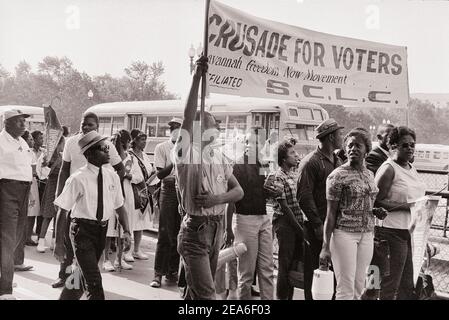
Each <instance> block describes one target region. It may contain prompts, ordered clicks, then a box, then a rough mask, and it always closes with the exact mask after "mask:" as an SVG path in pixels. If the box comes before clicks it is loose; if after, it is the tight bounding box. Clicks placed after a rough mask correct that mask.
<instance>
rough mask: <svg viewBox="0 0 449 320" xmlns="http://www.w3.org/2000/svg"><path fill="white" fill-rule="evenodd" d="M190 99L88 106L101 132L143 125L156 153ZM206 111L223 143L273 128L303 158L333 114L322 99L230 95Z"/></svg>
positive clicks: (149, 148)
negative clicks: (290, 140) (320, 102)
mask: <svg viewBox="0 0 449 320" xmlns="http://www.w3.org/2000/svg"><path fill="white" fill-rule="evenodd" d="M184 106H185V101H182V100H159V101H134V102H112V103H102V104H98V105H95V106H92V107H90V108H89V109H88V110H87V111H91V112H94V113H95V114H97V116H98V117H99V122H100V123H99V130H98V131H99V133H100V134H103V135H112V134H113V133H114V132H116V131H117V130H121V129H126V130H132V129H134V128H138V129H140V130H142V131H143V132H145V133H146V134H147V135H148V139H147V146H146V148H145V152H146V153H148V154H150V155H151V154H153V152H154V148H155V147H156V145H157V144H158V143H160V142H163V141H165V140H166V139H168V137H169V136H170V134H169V127H168V122H169V121H170V119H171V118H172V117H180V118H182V116H183V110H184ZM205 110H206V111H208V112H210V113H212V114H213V115H214V117H215V118H216V120H217V122H219V125H220V138H219V141H222V143H223V145H224V147H226V146H227V145H229V144H231V143H232V142H235V141H236V139H237V140H238V139H239V138H241V137H242V135H243V134H244V133H245V131H246V130H247V129H248V128H250V127H251V126H258V127H262V128H264V129H265V137H263V138H265V139H268V138H269V137H270V135H271V134H272V133H273V132H277V133H278V134H279V138H280V139H281V140H282V139H283V138H290V137H293V138H295V140H296V141H297V144H296V146H295V148H296V150H297V151H298V153H299V155H300V157H301V158H302V157H304V156H305V155H306V154H307V153H309V152H311V151H313V150H314V149H315V148H316V146H317V144H318V141H317V140H316V139H315V132H314V129H315V128H316V126H317V125H318V124H320V123H321V122H322V121H324V120H326V119H328V118H329V115H328V113H327V112H326V110H324V109H323V108H322V107H320V106H319V105H317V104H311V103H305V102H297V101H285V100H271V99H255V98H242V97H237V98H235V97H230V98H221V99H217V98H214V99H206V103H205Z"/></svg>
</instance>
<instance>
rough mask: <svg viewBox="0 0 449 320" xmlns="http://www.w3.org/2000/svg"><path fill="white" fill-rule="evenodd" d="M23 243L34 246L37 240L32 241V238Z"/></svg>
mask: <svg viewBox="0 0 449 320" xmlns="http://www.w3.org/2000/svg"><path fill="white" fill-rule="evenodd" d="M25 245H27V246H29V247H35V246H37V242H36V241H33V240H28V241H27V242H25Z"/></svg>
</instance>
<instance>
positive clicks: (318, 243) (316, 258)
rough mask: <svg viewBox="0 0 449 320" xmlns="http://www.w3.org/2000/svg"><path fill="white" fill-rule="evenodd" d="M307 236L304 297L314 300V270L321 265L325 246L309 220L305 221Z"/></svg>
mask: <svg viewBox="0 0 449 320" xmlns="http://www.w3.org/2000/svg"><path fill="white" fill-rule="evenodd" d="M304 231H305V233H306V234H305V237H306V239H307V240H308V241H309V244H310V246H308V249H309V250H307V253H308V254H307V255H306V263H305V266H304V267H305V270H304V297H305V299H306V300H313V298H312V280H313V271H314V270H315V269H318V267H319V266H320V252H321V248H322V246H323V239H317V238H316V236H315V231H314V228H313V226H312V225H311V224H310V223H309V222H308V221H305V222H304Z"/></svg>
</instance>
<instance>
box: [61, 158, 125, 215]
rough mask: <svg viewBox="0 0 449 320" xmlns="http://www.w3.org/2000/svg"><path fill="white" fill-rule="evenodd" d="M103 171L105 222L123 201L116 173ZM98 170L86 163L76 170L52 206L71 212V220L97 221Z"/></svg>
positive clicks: (106, 169)
mask: <svg viewBox="0 0 449 320" xmlns="http://www.w3.org/2000/svg"><path fill="white" fill-rule="evenodd" d="M102 170H103V220H102V221H107V220H109V218H110V217H111V216H112V214H113V213H114V210H115V209H118V208H120V207H121V206H123V203H124V199H123V194H122V189H121V186H120V178H119V177H118V175H117V173H115V172H114V171H113V170H111V169H109V168H105V167H103V168H102ZM98 173H99V168H98V167H96V166H94V165H92V164H90V163H88V164H87V165H85V166H84V167H82V168H80V169H78V170H77V171H76V172H75V173H74V174H72V175H71V176H70V177H69V178H68V179H67V181H66V183H65V186H64V189H63V190H62V192H61V194H60V195H59V197H57V198H56V200H55V201H54V204H55V205H57V206H58V207H60V208H62V209H64V210H72V213H71V216H72V218H80V219H89V220H97V218H96V214H97V206H98V203H97V197H98V185H97V181H98Z"/></svg>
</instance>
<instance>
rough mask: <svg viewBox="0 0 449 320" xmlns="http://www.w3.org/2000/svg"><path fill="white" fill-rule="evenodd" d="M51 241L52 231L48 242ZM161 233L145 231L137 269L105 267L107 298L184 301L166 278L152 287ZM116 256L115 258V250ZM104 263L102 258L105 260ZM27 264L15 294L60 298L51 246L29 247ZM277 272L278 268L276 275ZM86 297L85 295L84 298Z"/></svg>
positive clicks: (26, 297)
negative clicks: (29, 268)
mask: <svg viewBox="0 0 449 320" xmlns="http://www.w3.org/2000/svg"><path fill="white" fill-rule="evenodd" d="M49 243H50V232H49V233H48V236H47V244H49ZM156 243H157V236H156V235H155V234H154V233H149V232H147V233H145V234H144V235H143V238H142V244H141V248H142V250H143V251H144V252H145V253H147V254H148V255H149V256H150V259H149V260H146V261H143V260H136V262H133V263H131V264H132V265H133V270H122V272H117V271H115V272H106V271H103V270H102V277H103V287H104V289H105V295H106V299H107V300H180V299H181V297H180V295H179V291H178V287H177V286H176V285H175V284H172V283H167V282H165V279H163V281H162V287H161V288H152V287H150V282H151V280H152V277H153V272H154V270H153V265H154V252H155V249H156ZM112 257H115V253H113V255H112ZM101 263H102V261H101ZM25 264H26V265H32V266H34V269H33V270H32V271H26V272H16V273H15V274H14V282H15V283H16V284H17V287H15V288H14V295H15V296H16V297H17V298H18V299H21V300H57V299H58V298H59V294H60V292H61V290H62V289H53V288H52V287H51V283H52V282H53V281H54V280H55V279H56V278H57V276H58V272H59V263H58V262H57V261H56V259H55V258H54V257H53V255H52V253H51V252H50V250H49V249H47V252H45V253H38V252H37V251H36V247H25ZM276 274H277V271H276V270H275V275H276ZM275 281H276V280H275ZM83 299H84V297H83ZM294 299H295V300H302V299H303V292H302V290H299V289H296V290H295V294H294Z"/></svg>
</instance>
